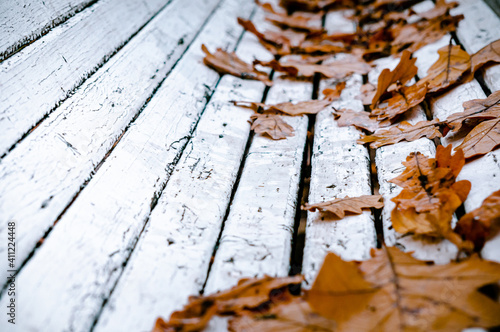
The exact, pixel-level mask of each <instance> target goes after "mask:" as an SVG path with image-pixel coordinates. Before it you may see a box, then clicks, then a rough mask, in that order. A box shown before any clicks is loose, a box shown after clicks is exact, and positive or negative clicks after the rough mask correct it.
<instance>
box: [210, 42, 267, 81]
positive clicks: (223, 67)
mask: <svg viewBox="0 0 500 332" xmlns="http://www.w3.org/2000/svg"><path fill="white" fill-rule="evenodd" d="M201 49H202V50H203V52H204V53H205V58H204V59H203V62H204V63H205V64H206V65H207V66H209V67H210V68H212V69H214V70H216V71H218V72H219V73H221V74H231V75H234V76H236V77H241V78H246V79H251V80H258V81H261V82H263V83H264V84H266V85H268V86H271V85H272V84H273V82H271V80H269V78H268V74H267V73H263V72H260V71H258V70H255V68H253V67H252V66H251V65H249V64H248V63H246V62H244V61H243V60H241V59H240V58H238V56H236V54H235V53H233V52H231V53H228V52H226V51H224V50H222V49H221V48H218V49H217V51H216V52H215V53H214V54H212V53H210V52H209V51H208V49H207V47H206V46H205V45H204V44H203V45H201Z"/></svg>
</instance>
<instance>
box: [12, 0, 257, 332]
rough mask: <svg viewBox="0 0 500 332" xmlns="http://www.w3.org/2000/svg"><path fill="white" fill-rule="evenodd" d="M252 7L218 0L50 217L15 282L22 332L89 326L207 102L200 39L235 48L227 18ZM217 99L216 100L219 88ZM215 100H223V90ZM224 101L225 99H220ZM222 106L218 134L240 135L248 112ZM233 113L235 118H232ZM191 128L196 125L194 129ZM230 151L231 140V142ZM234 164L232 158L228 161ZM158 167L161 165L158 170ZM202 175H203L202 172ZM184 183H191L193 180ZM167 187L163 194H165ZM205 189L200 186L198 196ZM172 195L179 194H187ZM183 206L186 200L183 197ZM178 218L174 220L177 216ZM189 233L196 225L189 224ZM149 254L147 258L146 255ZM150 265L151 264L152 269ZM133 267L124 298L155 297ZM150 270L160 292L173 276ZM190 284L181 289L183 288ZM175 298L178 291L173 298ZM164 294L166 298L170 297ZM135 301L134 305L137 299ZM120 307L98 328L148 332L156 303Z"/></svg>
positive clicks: (208, 80)
mask: <svg viewBox="0 0 500 332" xmlns="http://www.w3.org/2000/svg"><path fill="white" fill-rule="evenodd" d="M253 6H254V4H253V3H251V2H244V1H243V0H240V1H239V3H233V2H231V3H225V4H224V6H220V7H219V10H218V11H217V12H216V13H215V14H214V16H212V18H211V19H210V21H209V22H208V23H207V25H206V26H205V27H204V29H203V31H202V32H201V33H200V35H199V36H198V37H197V39H196V41H195V42H193V44H192V45H191V47H190V49H189V51H188V52H187V53H186V54H185V55H184V56H183V58H182V59H181V60H180V62H179V63H178V65H177V66H176V67H175V69H174V70H173V72H172V73H171V74H170V76H169V77H168V78H167V80H166V81H165V82H164V83H163V85H162V87H161V88H160V89H159V90H158V91H157V93H156V94H155V96H154V97H153V99H152V101H151V102H150V103H149V104H148V106H147V107H146V109H145V110H144V111H143V112H142V113H141V115H140V116H139V118H138V119H137V121H135V122H134V125H133V126H132V127H131V128H130V130H129V131H128V132H127V133H126V134H125V135H124V137H123V138H122V140H121V141H120V142H119V144H118V145H117V147H116V148H115V149H114V150H113V152H112V154H111V155H110V156H109V158H108V159H107V160H106V162H105V163H104V164H103V165H102V167H101V168H100V170H99V171H98V172H97V174H96V175H95V176H94V178H93V179H92V181H91V182H90V183H89V185H88V186H87V187H86V188H85V189H84V190H83V191H82V193H81V194H80V195H79V196H78V198H77V200H76V201H75V202H74V203H73V204H72V205H71V207H70V208H69V209H68V210H67V211H66V213H65V214H64V215H63V217H62V218H61V219H60V220H59V222H58V224H57V225H56V227H55V228H54V230H53V231H52V233H51V234H50V236H49V237H48V238H47V240H46V241H45V243H44V245H43V246H42V247H41V248H40V250H38V251H37V252H36V254H35V256H34V257H33V258H32V259H31V260H30V261H29V263H28V264H27V265H26V266H25V269H23V270H22V272H21V274H20V275H19V277H18V280H19V282H20V283H22V284H23V285H24V287H25V292H23V293H22V294H20V295H19V297H18V299H19V301H20V302H23V303H26V305H25V306H23V307H22V308H19V310H20V315H22V316H25V317H30V319H29V320H25V321H23V322H19V323H20V324H22V327H23V328H24V329H25V330H29V328H36V327H37V326H38V327H39V326H44V327H45V326H46V328H47V329H50V330H62V329H68V330H69V329H75V330H82V331H83V330H88V329H89V328H90V326H91V325H92V323H93V320H94V319H95V318H96V316H97V315H98V314H99V311H100V309H101V306H102V305H103V301H104V300H105V299H106V298H107V297H108V295H109V293H110V292H111V290H112V289H113V287H114V285H115V283H116V282H117V280H118V278H119V277H120V275H121V272H122V270H123V264H124V263H126V262H127V259H128V257H129V255H130V252H131V251H132V250H134V247H135V244H136V241H137V238H138V237H139V236H140V235H141V232H142V229H143V226H144V223H145V221H147V218H148V216H149V213H150V209H151V207H150V205H151V202H152V200H153V199H154V197H155V195H158V194H159V193H160V192H161V190H162V188H163V185H164V183H165V182H166V181H167V179H168V176H169V174H170V172H171V171H172V170H171V167H172V165H173V164H175V162H176V160H177V159H178V158H179V156H180V154H181V153H182V151H183V145H185V144H186V143H187V139H186V137H187V136H189V135H190V132H191V131H192V129H193V126H194V124H195V123H196V120H197V118H198V117H199V115H200V113H201V112H202V110H203V109H204V106H205V105H206V102H207V99H206V96H207V94H210V93H211V90H212V89H214V88H215V86H216V83H217V81H218V78H219V75H217V73H216V72H214V71H212V70H211V69H209V68H208V67H206V66H205V65H204V64H203V62H202V61H201V59H202V58H203V52H202V51H201V44H202V43H206V44H207V46H208V47H209V48H211V49H213V48H215V47H216V46H220V45H222V44H227V46H228V47H230V48H231V49H232V48H234V45H235V43H236V41H237V40H238V38H239V36H240V34H241V32H242V29H241V28H240V27H239V26H238V25H237V23H236V20H235V19H234V18H235V17H236V16H237V15H238V14H239V15H243V16H244V15H248V14H249V13H251V11H252V7H253ZM232 83H235V82H231V81H229V82H227V83H226V88H225V89H223V91H222V94H224V93H225V92H228V91H229V89H231V88H232V86H233V85H232ZM251 83H253V84H254V86H252V85H247V88H248V90H247V91H246V93H247V94H249V95H250V96H255V95H258V94H259V93H258V86H257V89H255V88H256V87H255V84H257V85H260V86H261V87H260V88H261V89H260V90H263V84H262V83H259V82H251ZM207 89H208V91H207ZM219 97H221V96H220V94H219ZM223 97H224V98H227V95H224V96H223ZM257 97H258V96H257ZM224 102H225V103H224V104H227V100H224ZM221 104H222V101H221V100H220V98H219V100H218V101H217V100H216V101H215V102H214V103H212V104H211V105H212V107H211V109H210V110H209V112H211V114H212V116H211V118H208V119H206V120H205V117H204V120H202V121H204V122H203V123H204V124H205V125H204V129H205V131H206V134H205V138H208V137H212V140H211V141H210V142H203V144H204V145H203V147H207V144H210V143H212V144H213V143H214V142H213V141H214V139H215V138H218V133H217V136H216V135H215V133H214V132H212V130H213V126H214V125H213V123H214V118H216V117H217V116H219V114H217V111H218V107H220V106H221ZM229 111H231V110H229ZM229 111H226V113H229V114H228V115H229V116H231V117H233V118H234V120H233V122H237V121H238V120H239V122H237V123H235V128H232V127H229V128H223V126H222V122H219V127H221V131H227V132H229V133H228V134H231V131H234V132H235V133H236V134H237V135H240V136H241V135H243V136H245V135H248V130H249V128H248V124H247V123H246V120H247V118H248V112H247V113H246V117H245V116H243V117H242V114H241V113H239V114H231V113H230V112H229ZM235 113H237V112H235ZM244 113H245V112H244ZM209 114H210V113H209ZM237 115H239V118H240V119H238V118H237V117H236V116H237ZM243 115H245V114H243ZM202 125H203V124H202ZM200 129H201V130H203V127H200ZM242 133H243V134H242ZM209 135H210V136H209ZM183 138H184V139H183ZM229 140H230V138H229ZM242 141H243V142H242V143H241V144H240V145H241V146H242V147H241V149H240V151H239V154H240V155H241V154H242V151H243V148H244V145H245V139H242ZM230 148H233V146H232V145H230ZM208 150H209V149H207V150H205V151H208ZM198 151H199V150H198ZM186 153H187V155H188V163H189V165H187V166H193V164H194V162H193V161H192V160H191V159H190V158H191V157H193V153H191V154H190V153H189V151H188V152H186ZM237 153H238V151H235V154H237ZM224 157H226V156H225V155H224V151H221V152H220V153H219V154H216V155H214V158H219V160H221V159H223V158H224ZM235 159H237V157H235ZM233 163H237V160H235V161H234V162H233ZM202 165H203V164H201V163H200V165H199V167H200V168H201V167H202ZM236 167H237V166H236ZM165 168H167V171H166V172H165ZM188 169H189V168H188ZM191 169H192V170H193V171H194V173H192V174H187V176H193V175H198V170H197V169H196V167H192V168H191ZM160 174H161V175H160ZM159 175H160V176H159ZM202 176H205V177H206V176H208V175H207V174H206V173H205V172H202ZM230 176H231V172H230V171H229V172H227V173H225V174H224V175H223V176H222V179H220V178H219V181H220V182H219V181H215V182H212V189H213V190H216V189H217V187H218V186H219V184H220V183H225V182H227V183H228V184H227V185H228V187H229V188H228V189H226V195H227V192H229V193H230V189H231V186H230V182H229V180H228V181H226V178H227V177H230ZM198 182H202V180H198ZM213 187H215V188H213ZM170 188H175V194H179V192H178V191H179V190H178V188H179V187H178V183H177V182H174V183H172V185H171V186H170ZM192 189H193V190H195V189H199V186H198V188H196V186H195V188H192ZM170 193H171V194H172V190H171V191H170ZM191 193H192V192H191ZM206 194H207V192H205V195H206ZM168 196H172V195H167V199H168ZM181 196H182V197H183V198H186V196H183V195H181ZM186 199H189V197H187V198H186ZM184 203H186V204H188V203H187V202H186V201H185V200H184ZM193 204H195V202H193ZM177 207H179V206H178V205H176V206H175V208H177ZM218 208H219V207H218V206H217V204H214V205H213V207H211V209H212V211H213V212H217V210H218ZM187 209H188V208H187ZM221 210H222V211H221V213H224V211H225V209H224V207H222V209H221ZM187 213H189V212H187ZM178 216H179V215H178ZM164 221H165V220H163V219H162V220H161V223H162V225H161V226H160V227H162V226H163V225H164ZM180 223H181V224H182V220H181V221H180ZM171 226H173V225H171ZM196 227H201V225H199V224H198V223H197V225H196ZM186 228H189V226H186ZM197 230H199V229H198V228H197ZM150 231H151V232H150V233H148V234H150V235H153V236H155V235H157V234H156V230H155V229H152V230H150ZM207 232H208V230H207ZM212 233H214V236H215V239H214V240H213V241H212V243H210V244H208V247H209V248H210V253H209V254H208V257H205V261H206V262H205V263H206V264H205V265H208V261H209V259H210V254H211V250H212V249H213V246H214V244H215V240H216V238H217V236H218V233H219V229H218V227H217V226H215V229H213V230H212ZM178 235H182V234H178ZM160 238H161V244H163V245H164V246H163V249H167V248H168V240H167V239H168V238H169V234H165V233H163V234H161V235H160ZM172 238H174V239H175V241H179V240H180V236H176V235H172ZM179 242H180V241H179ZM159 244H160V243H158V242H156V243H155V244H154V245H155V246H158V245H159ZM194 252H197V251H194ZM160 257H161V255H160ZM173 257H175V258H179V259H180V258H181V257H183V258H184V259H186V260H187V261H189V258H188V257H186V256H182V255H181V254H180V253H179V252H177V254H176V255H172V256H170V255H168V258H169V259H170V264H172V263H173V261H172V258H173ZM158 258H159V257H149V259H153V260H154V261H156V259H158ZM200 258H201V257H200ZM149 262H152V261H151V260H150V261H149ZM167 266H170V267H171V268H172V265H168V264H166V265H165V266H164V267H167ZM132 267H133V269H136V268H137V267H138V266H137V265H132ZM155 267H156V266H153V267H150V268H151V269H152V270H154V269H155ZM206 269H207V267H205V273H206ZM33 271H37V272H33ZM194 271H195V270H193V271H192V272H194ZM138 272H141V273H142V274H141V276H142V279H141V280H140V285H139V287H136V288H132V289H130V288H127V290H126V292H127V295H128V294H131V293H133V294H134V295H135V296H139V298H141V297H142V296H144V297H146V298H148V299H151V297H152V296H155V295H157V296H159V293H158V292H157V291H155V289H154V288H153V289H151V288H149V290H151V292H150V293H149V294H147V293H143V292H144V288H145V287H144V286H145V284H148V285H150V286H152V285H151V283H150V282H151V281H150V275H151V272H150V270H148V269H146V270H142V271H138ZM171 272H173V273H174V274H175V270H174V269H171ZM157 276H161V277H162V278H163V282H162V283H158V284H156V285H155V287H158V288H157V289H162V288H164V287H165V286H164V284H165V283H170V282H171V281H172V280H169V278H168V277H167V276H166V275H163V274H159V275H157ZM165 278H167V279H165ZM193 279H194V280H192V283H193V286H199V282H198V280H197V278H193ZM203 280H204V279H202V282H203ZM196 282H198V284H197V283H196ZM185 283H186V280H181V279H179V282H178V283H177V285H175V284H172V286H173V290H175V291H176V292H178V293H181V291H180V290H179V288H181V287H179V286H180V285H181V284H182V286H187V285H186V284H185ZM192 288H193V287H186V289H192ZM186 295H187V294H186ZM28 298H29V300H28ZM47 298H50V301H51V305H50V306H49V308H50V312H48V311H45V310H40V308H41V307H42V306H43V303H44V302H45V301H47ZM174 298H178V297H176V296H174ZM156 299H158V298H156ZM166 299H167V300H170V301H172V298H169V296H167V297H166ZM121 300H124V299H120V301H121ZM127 300H130V298H127ZM136 300H137V299H136ZM184 300H185V299H184ZM138 302H141V301H140V300H138ZM121 303H123V304H125V305H130V304H132V303H135V304H134V305H133V308H128V309H132V310H130V311H129V312H121V314H123V315H120V316H118V317H115V322H114V323H115V324H116V323H118V324H119V325H121V328H118V327H117V326H113V325H111V326H108V327H106V328H104V330H105V331H109V330H134V331H140V330H147V329H149V328H151V326H152V324H153V323H154V319H155V318H156V316H157V315H159V314H160V313H161V309H162V308H161V307H157V303H156V302H155V301H153V303H151V302H149V304H150V305H149V306H146V305H145V303H147V302H144V303H142V304H141V305H139V306H138V303H137V302H135V301H132V302H130V301H125V302H121ZM173 303H175V302H173ZM177 304H178V303H177ZM170 305H172V303H171V304H170ZM54 310H56V311H57V312H58V314H57V315H53V314H52V312H53V311H54ZM141 310H142V311H141ZM116 318H117V319H118V320H116Z"/></svg>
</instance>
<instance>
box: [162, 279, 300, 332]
mask: <svg viewBox="0 0 500 332" xmlns="http://www.w3.org/2000/svg"><path fill="white" fill-rule="evenodd" d="M302 280H303V277H302V276H295V277H283V278H272V277H269V276H265V277H263V278H259V279H257V278H255V279H241V280H240V281H239V282H238V285H237V286H235V287H233V288H231V289H229V290H226V291H223V292H220V293H217V294H213V295H208V296H202V297H196V296H192V297H190V299H189V303H188V304H186V305H185V306H184V309H183V310H180V311H176V312H174V313H172V315H171V316H170V319H169V321H168V322H165V321H164V320H163V319H162V318H158V319H157V321H156V325H155V327H154V328H153V332H163V331H165V332H166V331H186V332H187V331H201V330H203V328H204V327H205V326H206V325H207V323H208V322H209V321H210V319H211V318H212V317H213V316H214V315H224V314H235V315H240V314H243V313H244V312H248V313H251V312H252V310H253V309H259V307H260V306H261V305H266V304H271V305H277V304H278V303H280V302H288V301H290V300H291V298H292V295H291V294H290V292H289V291H288V287H289V286H292V285H299V284H300V283H301V282H302ZM276 293H279V294H280V295H281V296H276V295H277V294H276Z"/></svg>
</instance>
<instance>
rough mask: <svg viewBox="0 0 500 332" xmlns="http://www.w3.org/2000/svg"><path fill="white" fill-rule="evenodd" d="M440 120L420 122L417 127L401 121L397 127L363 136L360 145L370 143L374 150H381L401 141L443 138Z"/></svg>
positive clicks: (359, 141)
mask: <svg viewBox="0 0 500 332" xmlns="http://www.w3.org/2000/svg"><path fill="white" fill-rule="evenodd" d="M439 124H440V122H439V120H438V119H434V120H432V121H420V122H417V123H416V124H415V125H412V124H411V123H409V122H407V121H401V123H400V124H398V125H397V126H392V127H390V128H387V129H381V130H377V131H376V132H375V133H374V134H373V135H362V136H361V138H360V139H359V140H358V143H359V144H365V143H370V147H371V148H372V149H376V148H379V147H381V146H384V145H390V144H395V143H397V142H400V141H403V140H405V141H408V142H412V141H416V140H417V139H419V138H422V137H424V136H425V137H427V138H429V139H433V138H434V137H442V135H441V132H440V131H439Z"/></svg>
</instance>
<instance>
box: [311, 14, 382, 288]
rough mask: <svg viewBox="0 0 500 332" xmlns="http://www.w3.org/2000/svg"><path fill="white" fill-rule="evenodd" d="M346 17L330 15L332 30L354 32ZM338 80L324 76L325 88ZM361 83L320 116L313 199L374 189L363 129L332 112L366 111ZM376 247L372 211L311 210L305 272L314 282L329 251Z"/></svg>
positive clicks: (352, 82) (355, 80)
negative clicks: (343, 213)
mask: <svg viewBox="0 0 500 332" xmlns="http://www.w3.org/2000/svg"><path fill="white" fill-rule="evenodd" d="M344 15H345V12H344V11H338V12H331V13H328V15H327V17H326V20H325V27H326V29H327V30H328V32H330V33H333V32H336V31H337V32H339V31H341V32H346V33H347V32H353V31H354V30H355V25H354V24H353V22H352V21H350V20H348V19H346V18H345V17H344ZM334 83H336V82H335V81H332V80H327V79H324V80H322V81H321V84H320V90H323V89H324V88H326V87H328V86H330V85H332V84H334ZM361 84H362V76H361V75H357V74H356V75H352V76H351V77H350V78H348V79H347V84H346V87H345V88H344V90H343V91H342V94H341V99H340V100H339V101H336V102H334V103H333V104H332V105H331V106H329V107H327V108H326V109H325V110H323V111H321V112H320V113H318V115H317V116H316V123H315V129H314V140H313V151H312V157H311V167H312V169H311V182H310V189H309V197H308V201H309V203H317V202H320V201H327V200H331V199H334V198H342V197H345V196H350V197H355V196H361V195H370V194H371V193H372V190H371V182H370V156H369V154H368V150H367V149H366V148H365V147H364V146H362V145H359V144H357V143H356V140H357V139H358V138H359V136H360V131H359V130H357V129H356V128H354V127H352V126H351V127H339V126H338V125H337V123H336V121H335V120H334V118H333V113H332V110H333V108H332V107H334V108H335V109H342V108H348V109H352V110H356V111H359V112H363V111H364V108H363V105H362V103H361V100H359V99H356V96H357V95H359V89H360V87H361ZM375 246H376V232H375V224H374V218H373V215H372V213H371V212H370V211H365V212H363V214H361V215H351V216H346V217H345V218H344V219H342V220H337V219H336V218H335V217H333V216H331V215H329V214H324V213H320V212H318V211H316V212H308V213H307V225H306V239H305V247H304V258H303V264H302V273H303V274H304V276H305V279H306V282H307V283H308V284H309V285H312V282H313V281H314V279H315V277H316V274H317V273H318V271H319V269H320V268H321V264H322V263H323V259H324V257H325V255H326V254H327V252H329V251H331V252H334V253H336V254H337V255H340V256H341V257H342V258H343V259H345V260H364V259H367V258H369V257H370V249H371V248H374V247H375Z"/></svg>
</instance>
